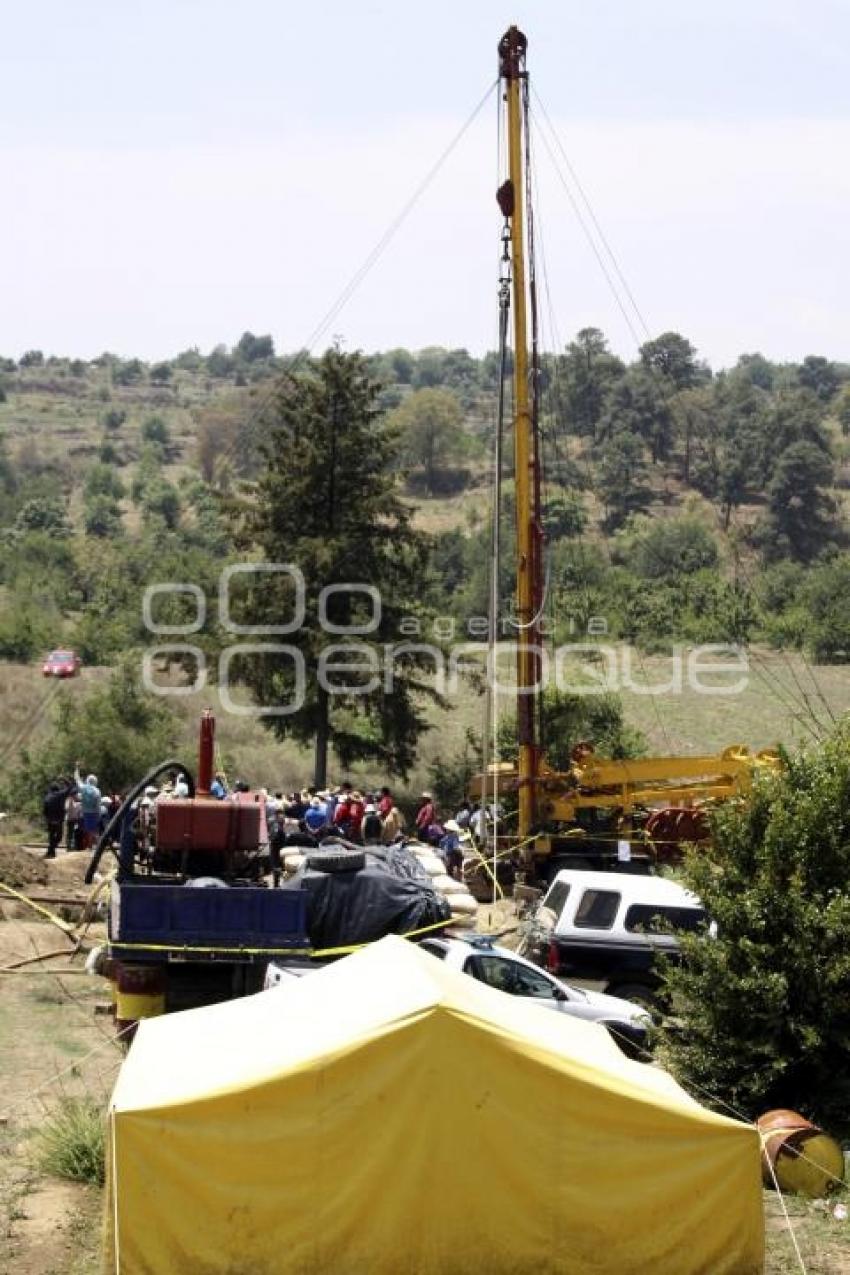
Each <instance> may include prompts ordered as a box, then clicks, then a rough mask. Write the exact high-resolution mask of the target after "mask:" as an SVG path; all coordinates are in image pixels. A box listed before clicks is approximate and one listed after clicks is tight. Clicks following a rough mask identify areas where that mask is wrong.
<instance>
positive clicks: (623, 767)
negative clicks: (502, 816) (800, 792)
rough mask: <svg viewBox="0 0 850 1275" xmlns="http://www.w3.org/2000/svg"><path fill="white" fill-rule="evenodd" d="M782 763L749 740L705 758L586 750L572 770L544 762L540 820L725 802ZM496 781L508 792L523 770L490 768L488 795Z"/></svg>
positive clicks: (475, 786) (475, 787) (475, 785)
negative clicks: (618, 755)
mask: <svg viewBox="0 0 850 1275" xmlns="http://www.w3.org/2000/svg"><path fill="white" fill-rule="evenodd" d="M781 764H782V763H781V760H780V756H779V753H778V752H777V751H776V750H775V749H764V750H763V751H762V752H759V753H751V752H750V751H749V749H748V748H745V747H744V745H743V744H733V745H732V746H731V747H730V748H726V749H724V750H723V752H721V753H713V754H708V755H706V756H700V757H641V758H636V759H632V760H628V761H611V760H610V759H607V758H600V757H597V756H596V755H595V753H592V752H586V753H583V754H582V755H580V756H579V757H577V759H576V761H575V762H574V764H573V766H572V767H571V768H570V769H569V770H567V771H555V770H550V769H549V768H548V767H547V766H546V765H545V763H542V764H541V766H540V770H539V774H538V779H537V781H536V787H537V808H538V816H539V821H540V823H541V824H547V823H550V822H557V823H570V822H572V821H574V820H575V818H576V814H577V812H578V811H579V810H582V809H585V810H587V809H597V808H600V807H606V808H608V809H616V810H620V811H622V812H623V813H624V814H629V813H630V812H631V811H632V810H633V809H634V808H635V807H646V806H654V805H659V804H660V805H676V804H684V805H690V804H693V803H696V802H705V801H723V800H726V799H728V798H729V797H734V796H736V795H738V794H739V793H742V792H745V791H746V790H747V789H748V788H749V787H750V785H751V783H752V779H753V775H754V774H755V773H756V772H757V771H772V770H777V769H778V768H779V767H780V766H781ZM484 778H485V777H484V776H478V777H476V779H474V780H473V782H472V784H471V785H470V789H471V792H472V794H473V795H474V796H480V794H481V792H482V791H484V790H485V784H484V782H483V781H484ZM494 780H495V783H496V785H497V786H498V789H499V790H500V791H501V792H503V793H506V794H507V793H510V792H516V791H518V789H519V786H520V779H519V774H518V772H517V769H516V767H515V766H513V765H511V764H510V763H507V764H502V765H499V766H498V767H491V768H490V770H489V771H488V773H487V776H486V781H487V782H486V791H487V792H488V793H491V792H492V791H493V788H494Z"/></svg>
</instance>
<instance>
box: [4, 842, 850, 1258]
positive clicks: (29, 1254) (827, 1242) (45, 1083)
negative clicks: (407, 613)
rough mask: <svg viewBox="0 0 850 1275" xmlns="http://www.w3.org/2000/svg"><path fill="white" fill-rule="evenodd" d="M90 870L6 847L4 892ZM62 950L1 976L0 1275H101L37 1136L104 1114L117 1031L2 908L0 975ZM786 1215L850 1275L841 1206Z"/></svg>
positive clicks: (775, 1223) (116, 1057)
mask: <svg viewBox="0 0 850 1275" xmlns="http://www.w3.org/2000/svg"><path fill="white" fill-rule="evenodd" d="M86 859H87V857H86V856H84V855H67V856H66V855H63V854H61V853H60V857H59V858H58V859H57V860H56V861H55V862H52V863H47V864H45V863H44V862H43V860H42V859H41V852H40V851H39V850H38V849H37V848H35V847H31V848H26V849H21V848H17V847H9V846H2V845H0V881H4V882H6V883H7V884H14V885H15V886H16V888H19V889H20V888H23V889H25V890H26V891H27V892H31V893H48V892H49V893H51V894H60V895H69V896H70V895H76V896H79V897H85V894H86V888H85V887H84V886H83V882H82V878H83V873H84V872H85V868H86ZM57 910H58V907H57ZM71 914H72V913H71V912H68V913H67V915H71ZM512 924H515V917H514V915H513V911H512V908H511V907H510V905H508V904H506V903H502V902H500V903H498V904H496V905H495V906H493V907H490V906H487V905H485V906H483V907H482V909H481V912H480V914H479V928H480V929H482V930H484V931H489V932H491V933H492V932H495V933H503V932H504V931H505V929H508V928H510V927H511V925H512ZM89 937H90V938H91V939H92V941H97V940H98V938H99V937H102V926H100V925H94V926H93V927H92V929H91V930H90V932H89ZM502 941H503V942H510V941H511V936H506V938H505V939H503V940H502ZM56 950H61V952H62V954H61V955H59V956H55V957H53V958H52V959H51V960H50V961H48V962H45V963H44V964H41V965H26V966H22V967H20V970H19V971H18V972H14V971H13V972H11V973H6V972H0V1095H2V1096H0V1272H2V1275H99V1272H100V1236H101V1212H102V1192H101V1191H99V1190H98V1189H97V1188H94V1187H89V1186H83V1185H80V1184H78V1183H74V1182H66V1181H63V1180H61V1179H57V1178H50V1177H45V1176H44V1175H43V1174H41V1173H40V1172H39V1171H38V1169H37V1168H36V1167H35V1165H34V1157H33V1146H32V1136H33V1132H34V1131H35V1130H36V1129H37V1128H38V1125H39V1122H40V1121H41V1120H42V1119H43V1117H44V1115H45V1113H47V1112H49V1111H50V1110H51V1106H52V1105H53V1104H54V1103H55V1102H56V1101H57V1100H58V1099H59V1098H61V1097H62V1096H63V1095H73V1096H84V1095H86V1096H90V1097H93V1098H95V1099H97V1100H98V1101H100V1102H102V1103H103V1104H104V1105H105V1104H106V1101H107V1099H108V1096H109V1093H110V1091H111V1089H112V1086H113V1084H114V1081H115V1078H116V1076H117V1073H118V1069H119V1067H120V1065H121V1059H122V1056H123V1055H122V1053H121V1052H120V1050H119V1048H118V1047H117V1046H116V1045H115V1043H114V1041H113V1039H112V1035H113V1032H112V1024H111V1019H110V1018H109V1017H108V1016H106V1015H103V1014H98V1013H96V1012H95V1010H96V1007H97V1006H98V1005H103V1004H104V1002H105V1000H106V997H105V986H104V984H103V983H102V982H101V980H100V979H93V978H90V977H89V976H87V975H86V974H85V973H83V972H81V971H82V968H83V957H82V955H79V954H78V955H76V956H75V955H73V946H72V944H71V943H70V942H69V941H68V940H67V939H66V938H65V937H64V936H63V934H62V933H61V931H60V930H59V929H57V928H56V927H55V926H53V925H51V924H49V923H48V922H47V921H46V920H42V919H39V918H36V917H35V915H34V914H33V913H32V912H31V911H30V910H29V909H27V908H26V907H25V905H23V904H20V903H15V902H7V901H3V902H0V970H2V969H3V967H8V966H10V965H12V964H14V963H15V962H17V961H23V960H26V959H27V958H29V957H31V956H33V955H35V954H36V953H42V952H52V951H56ZM71 970H73V971H76V972H74V973H71V972H69V971H71ZM844 1198H845V1199H846V1198H847V1197H846V1195H845V1197H844ZM786 1206H787V1209H788V1212H789V1215H790V1221H791V1225H792V1227H793V1229H794V1234H795V1236H796V1238H797V1243H798V1245H799V1248H800V1252H801V1254H802V1257H803V1261H804V1263H805V1269H806V1270H807V1271H808V1272H809V1275H850V1220H841V1219H840V1218H836V1217H835V1216H834V1214H833V1211H832V1210H833V1207H834V1201H833V1202H825V1201H814V1202H809V1201H804V1200H800V1199H796V1198H789V1199H787V1201H786ZM765 1223H766V1236H767V1261H766V1266H765V1272H766V1275H795V1273H797V1275H798V1273H799V1271H800V1270H801V1267H800V1263H799V1261H798V1258H797V1255H796V1252H795V1250H794V1246H793V1243H792V1241H791V1238H790V1235H789V1233H788V1226H787V1223H786V1221H785V1218H784V1215H783V1213H782V1209H781V1206H780V1202H779V1199H778V1197H777V1196H776V1195H775V1194H774V1193H773V1192H765Z"/></svg>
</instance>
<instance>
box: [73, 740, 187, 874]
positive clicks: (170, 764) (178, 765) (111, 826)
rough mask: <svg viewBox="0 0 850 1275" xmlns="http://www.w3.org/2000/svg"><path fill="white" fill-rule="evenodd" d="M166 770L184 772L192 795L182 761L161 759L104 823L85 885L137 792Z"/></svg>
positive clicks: (108, 848) (93, 852)
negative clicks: (107, 821) (106, 822)
mask: <svg viewBox="0 0 850 1275" xmlns="http://www.w3.org/2000/svg"><path fill="white" fill-rule="evenodd" d="M167 770H179V771H180V772H181V773H182V774H184V775H185V776H186V780H187V783H188V787H189V796H190V797H194V795H195V781H194V779H193V778H192V772H191V771H190V770H188V769H187V768H186V767H185V766H184V765H183V763H182V762H180V761H173V760H172V761H161V762H160V763H159V765H158V766H154V768H153V770H149V771H148V773H147V774H146V775H145V776H144V778H143V779H140V780H139V782H138V783H137V784H136V785H135V787H133V788H131V789H130V791H129V792H128V794H127V796H126V797H125V798H124V800H123V801H122V802H121V805H120V806H119V807H118V809H117V810H116V811H115V814H114V815H113V816H112V818H111V819H110V820H109V823H108V824H107V825H106V827H105V828H104V830H103V832H102V833H101V837H100V840H99V841H98V843H97V845H96V846H95V848H94V850H93V851H92V857H91V862H90V863H89V866H88V868H87V869H86V875H85V878H84V880H85V883H86V885H91V883H92V881H93V880H94V874H95V872H97V869H98V866H99V865H100V861H101V859H102V858H103V855H104V853H105V851H107V850H110V849H111V848H112V846H111V842H112V835H113V833H114V832H115V830H116V829H117V828H120V826H121V823H122V821H123V819H124V815H125V814H126V813H127V811H128V810H129V809H130V806H132V804H133V802H134V801H135V800H136V798H137V797H138V796H139V794H140V793H142V792H144V790H145V788H147V786H148V785H149V784H152V783H153V782H154V780H155V779H158V778H159V776H160V775H161V774H162V773H163V772H164V771H167Z"/></svg>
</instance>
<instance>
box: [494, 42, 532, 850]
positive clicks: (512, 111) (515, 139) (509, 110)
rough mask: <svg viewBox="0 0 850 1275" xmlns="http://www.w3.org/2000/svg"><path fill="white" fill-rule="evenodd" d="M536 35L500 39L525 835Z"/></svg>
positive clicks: (522, 825)
mask: <svg viewBox="0 0 850 1275" xmlns="http://www.w3.org/2000/svg"><path fill="white" fill-rule="evenodd" d="M527 44H528V41H527V40H526V37H525V36H524V35H523V33H522V32H521V31H520V30H519V29H518V28H517V27H510V28H509V30H508V31H506V32H505V34H504V35H503V36H502V38H501V40H500V41H499V76H500V81H501V86H502V92H503V97H504V101H505V104H506V119H507V139H508V181H507V182H506V183H505V185H504V186H503V187H502V188H501V190H500V192H499V204H500V207H501V209H502V212H503V213H504V215H505V217H506V218H507V221H508V224H509V228H510V248H511V271H512V297H511V300H512V305H513V317H514V347H513V354H514V481H515V488H516V557H517V580H516V613H517V614H516V622H517V629H516V649H517V670H516V674H517V675H516V681H517V727H518V735H519V758H518V766H517V769H518V779H519V792H518V797H519V825H518V833H519V837H520V840H522V841H525V840H527V838H528V837H529V836H530V835H531V833H532V831H533V829H534V827H535V824H536V814H537V786H536V781H537V776H538V770H539V742H538V731H537V716H538V714H537V711H536V708H537V705H536V694H535V687H536V685H537V681H538V675H539V654H538V652H539V646H538V626H537V623H536V610H537V608H538V606H539V598H540V581H539V578H538V577H539V552H538V549H539V544H538V525H537V524H538V516H537V510H536V504H537V500H538V497H537V482H536V466H537V456H536V445H535V436H534V420H533V414H532V407H531V386H530V381H529V360H528V323H527V287H528V284H527V278H526V244H525V227H524V192H525V152H526V147H527V139H524V137H523V133H524V128H523V120H524V111H523V92H524V87H525V82H526V77H527V72H526V69H525V51H526V47H527Z"/></svg>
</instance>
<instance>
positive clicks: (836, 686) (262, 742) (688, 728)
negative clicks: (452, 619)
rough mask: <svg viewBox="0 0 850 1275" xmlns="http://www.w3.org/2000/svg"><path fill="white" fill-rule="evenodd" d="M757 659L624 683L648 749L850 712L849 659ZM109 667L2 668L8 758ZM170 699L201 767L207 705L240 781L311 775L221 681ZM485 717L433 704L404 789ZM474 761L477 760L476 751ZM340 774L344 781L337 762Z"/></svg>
mask: <svg viewBox="0 0 850 1275" xmlns="http://www.w3.org/2000/svg"><path fill="white" fill-rule="evenodd" d="M685 659H686V656H685ZM748 665H749V667H748V669H746V670H745V672H744V673H743V675H742V681H743V682H744V683H745V684H744V686H743V689H742V690H741V691H740V693H738V694H735V695H724V696H719V695H706V694H701V693H699V691H698V690H697V689H694V688H693V687H691V686H689V684H688V679H687V676H686V675H685V676H683V679H682V681H683V685H682V688H681V690H678V691H676V690H674V691H667V692H665V693H662V694H658V695H646V694H641V693H639V692H638V691H636V690H634V689H631V690H630V689H624V690H623V691H622V698H623V707H624V713H625V717H626V720H627V722H628V723H629V724H630V725H632V726H634V727H636V728H637V729H638V730H640V731H641V733H642V734H643V736H644V738H645V741H646V747H647V751H648V752H649V753H651V754H655V755H667V754H671V755H678V754H693V753H703V752H715V751H718V750H720V749H723V748H725V747H728V746H729V745H731V744H745V745H746V746H747V747H749V748H751V749H753V750H756V749H760V748H766V747H772V746H774V745H776V744H785V745H787V746H790V747H793V746H795V745H797V744H799V743H807V742H810V741H811V740H812V737H813V732H815V731H818V730H821V731H823V730H826V729H828V728H829V726H830V725H831V724H832V721H833V719H839V718H840V717H841V716H842V715H843V714H845V713H846V712H848V711H850V667H848V666H843V665H829V666H824V667H813V666H810V665H809V664H808V663H807V662H805V661H804V660H802V659H801V658H800V657H799V656H797V655H790V654H786V653H784V652H776V651H768V650H761V649H754V650H753V651H751V652H750V653H749V656H748ZM686 667H687V666H686V664H685V669H686ZM617 668H618V672H619V673H620V674H622V672H623V670H624V669H625V668H626V665H625V663H624V659H623V652H622V651H621V652H620V654H619V662H618V665H617ZM673 671H674V666H673V663H672V661H671V658H670V657H667V656H648V655H647V656H638V655H637V654H634V653H633V655H632V660H631V677H632V679H633V682H634V684H635V685H637V686H638V687H640V686H642V685H647V686H664V685H666V684H668V683H669V682H670V679H671V676H672V673H673ZM108 673H109V670H108V669H96V668H91V669H85V670H83V674H82V676H81V677H80V678H79V679H76V680H74V681H69V682H63V683H54V682H46V681H45V680H44V679H43V678H42V677H41V675H40V671H39V669H38V668H33V667H30V666H23V665H17V664H3V665H0V741H2V743H1V744H0V757H2V760H3V761H4V763H5V765H6V766H7V767H10V766H14V765H15V764H16V763H17V759H18V757H19V754H20V750H21V748H24V747H32V746H33V745H37V744H38V742H39V741H41V740H43V739H45V738H46V737H47V735H48V733H49V731H50V729H51V723H52V720H53V713H54V711H55V709H54V705H55V704H56V703H57V702H58V700H59V699H60V698H61V697H62V696H72V695H73V696H76V695H80V694H82V693H84V691H85V688H86V687H87V686H91V685H93V684H95V683H97V682H98V681H101V680H103V679H104V678H105V677H107V676H108ZM706 680H709V679H706ZM727 685H728V683H727ZM503 700H504V702H503V703H502V711H503V712H509V711H511V709H512V706H511V704H510V701H509V698H508V697H507V696H505V697H503ZM170 702H171V704H172V705H173V706H174V707H175V710H176V713H177V715H178V723H179V745H178V754H179V755H180V756H181V757H184V758H185V760H186V762H187V764H188V765H193V764H194V759H195V755H196V734H197V722H198V718H199V715H200V712H201V710H202V709H203V708H207V707H209V708H212V709H213V710H214V711H215V712H216V714H217V719H218V736H217V738H218V748H219V753H220V758H221V761H222V762H223V764H224V766H225V768H226V770H227V772H228V774H229V776H230V778H231V779H235V778H245V779H247V780H248V781H250V782H251V783H253V784H256V785H265V786H267V787H269V788H272V789H274V788H283V789H285V790H292V789H294V788H296V787H301V786H303V785H304V784H305V783H307V782H309V780H310V777H311V774H312V757H311V755H310V752H309V750H307V749H303V748H301V747H300V746H299V745H297V744H296V743H294V742H293V741H290V740H284V741H280V740H276V739H275V738H274V736H273V735H272V734H271V733H270V732H269V731H268V730H267V729H266V728H265V727H264V726H263V725H262V723H261V722H260V721H258V720H256V719H252V718H246V717H238V716H234V715H232V714H229V713H227V712H224V711H223V710H222V709H221V705H220V702H219V698H218V693H217V690H216V688H215V687H208V688H207V689H206V690H205V691H203V692H201V693H198V694H192V695H188V696H181V697H179V698H174V699H172V700H171V701H170ZM483 714H484V702H483V699H482V697H481V696H480V695H479V694H477V693H476V692H475V690H474V689H473V688H472V687H471V686H470V685H469V684H468V683H465V682H463V681H461V682H460V683H459V686H458V691H457V694H456V695H455V696H453V697H451V699H450V705H449V708H448V709H446V710H443V709H439V708H436V707H430V708H429V709H428V711H427V716H428V720H429V722H430V723H431V725H430V728H429V730H428V731H427V732H426V734H425V735H424V736H423V738H422V741H421V747H420V754H419V760H418V762H417V765H416V767H415V769H414V771H413V773H412V774H411V775H410V776H409V778H408V781H407V783H406V784H397V787H398V788H399V790H400V791H402V790H404V791H406V792H407V793H408V794H409V795H410V796H412V797H414V796H415V795H416V794H417V793H418V792H419V791H420V790H421V788H422V787H423V786H425V785H426V784H427V783H428V782H429V780H430V777H431V767H432V765H433V764H434V763H435V762H437V761H442V762H445V761H446V760H447V759H450V758H454V757H458V756H459V755H460V754H461V753H462V752H463V750H464V748H465V740H466V735H467V731H468V730H470V729H471V730H473V731H475V732H476V733H477V734H478V735H480V734H481V731H482V727H483ZM82 760H83V764H84V765H85V759H82ZM470 760H471V763H472V764H473V765H474V764H477V761H478V759H477V758H476V757H474V756H472V757H471V758H470ZM331 777H332V779H334V780H339V779H342V778H343V775H342V773H341V771H340V768H339V766H338V765H337V764H336V763H334V765H333V767H332V774H331ZM351 778H352V780H353V781H354V782H355V783H362V784H373V783H376V782H379V781H382V780H383V778H384V776H382V775H380V774H376V773H375V771H374V768H370V767H368V766H355V767H353V768H352V770H351Z"/></svg>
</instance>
